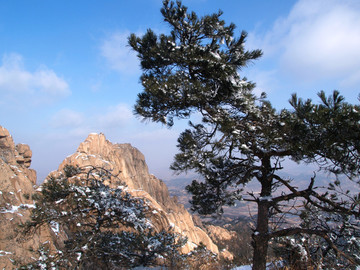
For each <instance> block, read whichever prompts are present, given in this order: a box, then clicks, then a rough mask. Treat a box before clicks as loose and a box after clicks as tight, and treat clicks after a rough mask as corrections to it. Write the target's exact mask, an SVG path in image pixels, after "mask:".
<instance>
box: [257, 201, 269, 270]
mask: <svg viewBox="0 0 360 270" xmlns="http://www.w3.org/2000/svg"><path fill="white" fill-rule="evenodd" d="M268 213H269V203H268V202H267V201H260V202H259V204H258V218H257V226H256V231H255V232H254V235H253V246H254V254H253V270H265V269H266V257H267V251H268V237H267V233H268V224H269V218H268Z"/></svg>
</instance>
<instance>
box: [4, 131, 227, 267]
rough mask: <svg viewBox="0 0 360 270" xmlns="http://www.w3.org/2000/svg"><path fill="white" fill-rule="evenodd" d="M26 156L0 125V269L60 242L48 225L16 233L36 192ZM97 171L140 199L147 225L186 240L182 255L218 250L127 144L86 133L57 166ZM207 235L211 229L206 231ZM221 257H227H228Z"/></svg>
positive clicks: (26, 151)
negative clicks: (105, 172) (31, 233)
mask: <svg viewBox="0 0 360 270" xmlns="http://www.w3.org/2000/svg"><path fill="white" fill-rule="evenodd" d="M31 156H32V152H31V150H30V147H29V146H28V145H26V144H18V145H15V144H14V141H13V139H12V137H11V135H10V134H9V132H8V131H7V130H6V129H5V128H3V127H1V126H0V226H1V230H2V232H1V233H0V269H12V268H13V262H14V261H17V262H20V263H26V262H29V261H30V260H31V258H32V257H33V258H37V257H39V254H37V253H36V250H37V249H38V247H39V246H40V245H42V244H44V243H47V245H48V246H49V247H50V248H51V249H54V248H55V246H57V245H58V244H59V243H60V242H61V241H63V240H64V239H59V237H60V238H62V237H63V236H61V235H59V233H56V232H54V231H53V230H52V229H51V227H50V226H44V227H42V228H41V230H40V231H38V232H37V233H36V234H35V235H34V236H32V237H31V238H24V236H23V235H21V234H19V233H18V231H19V227H18V224H21V223H24V222H25V221H26V220H28V219H29V217H30V213H31V209H32V208H33V207H34V202H33V201H32V199H31V195H32V194H34V193H36V189H37V188H38V187H36V186H35V183H36V172H35V171H34V170H32V169H30V165H31ZM67 164H69V165H75V166H80V167H88V166H91V167H101V168H105V169H107V170H109V171H111V172H112V174H113V175H114V176H116V177H114V179H111V180H110V181H109V182H108V185H110V186H112V187H117V186H119V185H126V187H127V188H126V189H127V191H128V192H129V193H131V194H132V195H133V196H136V197H141V198H144V199H145V201H146V203H147V204H148V205H149V207H150V208H151V212H152V216H151V221H152V224H153V225H154V227H155V228H156V229H157V230H158V231H160V230H162V229H167V228H169V227H172V228H173V229H174V231H175V232H177V233H179V234H182V235H184V236H186V237H187V238H188V242H187V245H186V246H185V247H184V248H183V252H186V253H187V252H189V251H191V250H192V249H194V248H195V247H196V246H197V245H199V244H200V242H202V243H203V244H205V245H206V247H207V248H208V249H209V250H211V251H212V252H214V253H219V250H218V247H217V246H216V245H215V244H214V242H213V241H212V240H211V238H210V237H209V235H208V233H207V232H206V229H205V226H203V225H202V224H201V221H200V220H199V219H198V218H195V217H193V216H192V215H191V214H190V213H189V212H188V211H187V210H186V209H185V208H184V206H183V205H182V204H180V203H178V201H177V199H176V198H175V197H171V196H170V194H169V191H168V189H167V186H166V185H165V183H164V182H162V181H161V180H159V179H157V178H156V177H155V176H154V175H151V174H149V171H148V167H147V165H146V162H145V158H144V156H143V154H142V153H141V152H140V151H139V150H137V149H136V148H134V147H132V146H131V145H130V144H113V143H111V142H110V141H108V140H107V139H106V138H105V136H104V135H103V134H90V135H89V136H88V137H87V139H86V140H85V141H84V142H82V143H81V144H80V146H79V147H78V149H77V151H76V152H75V153H74V154H72V155H70V156H68V157H67V158H66V159H65V160H64V161H63V162H62V163H61V165H60V166H59V168H58V170H57V171H54V172H52V173H51V174H57V173H59V172H60V171H61V170H62V169H63V168H64V166H66V165H67ZM212 231H213V230H212ZM222 254H223V255H224V256H226V257H228V258H231V254H229V253H228V252H226V251H224V252H222Z"/></svg>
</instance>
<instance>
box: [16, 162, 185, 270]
mask: <svg viewBox="0 0 360 270" xmlns="http://www.w3.org/2000/svg"><path fill="white" fill-rule="evenodd" d="M110 179H112V180H114V176H112V175H111V173H110V172H109V171H107V170H104V169H102V168H96V167H93V168H89V167H87V168H84V169H82V168H79V167H73V166H70V165H69V166H65V168H64V171H63V172H62V173H61V174H60V175H58V176H56V177H55V176H50V177H49V178H48V179H47V181H46V182H45V183H44V184H43V185H42V190H41V192H40V193H39V194H36V195H37V196H35V199H36V205H35V206H36V207H35V208H34V209H33V210H32V215H31V220H30V221H28V222H27V223H26V224H25V226H24V234H25V235H31V234H32V233H34V232H36V230H37V229H40V228H41V227H42V226H49V227H50V228H51V229H52V230H53V231H54V233H55V234H57V235H58V236H61V237H60V238H61V239H63V238H65V240H64V241H63V242H62V243H57V245H56V249H57V250H56V251H51V250H50V248H49V247H48V246H46V245H45V246H43V247H41V248H40V250H39V255H40V256H39V258H38V260H36V261H34V262H33V263H31V264H28V265H26V266H23V267H22V269H45V268H47V267H48V268H47V269H124V268H125V269H128V268H132V267H136V266H154V265H158V264H165V263H166V259H167V258H174V257H177V256H178V257H180V253H179V249H180V248H181V246H183V245H184V244H185V241H186V239H184V238H183V237H180V236H178V235H177V234H175V233H173V232H172V231H170V230H169V231H166V230H164V231H160V232H156V231H155V228H153V226H152V225H151V222H150V219H149V218H148V215H149V213H148V212H149V211H150V210H149V208H148V207H147V205H146V203H145V201H143V200H142V199H139V198H134V197H132V196H131V195H130V194H129V193H128V192H126V191H125V190H124V188H123V186H119V187H118V188H111V187H109V186H108V185H106V184H104V183H105V182H106V181H108V180H110ZM64 233H65V234H64ZM41 267H43V268H41ZM44 267H45V268H44Z"/></svg>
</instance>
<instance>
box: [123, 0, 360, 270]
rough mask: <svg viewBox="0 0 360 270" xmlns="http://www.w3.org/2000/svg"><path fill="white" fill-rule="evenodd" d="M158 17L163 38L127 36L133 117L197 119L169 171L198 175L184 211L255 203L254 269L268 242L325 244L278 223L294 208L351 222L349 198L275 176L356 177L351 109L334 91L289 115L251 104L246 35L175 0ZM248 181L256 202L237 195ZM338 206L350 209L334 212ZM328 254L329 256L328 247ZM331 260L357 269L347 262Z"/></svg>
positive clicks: (257, 101) (254, 100) (295, 102)
mask: <svg viewBox="0 0 360 270" xmlns="http://www.w3.org/2000/svg"><path fill="white" fill-rule="evenodd" d="M161 13H162V15H163V17H164V21H165V22H167V23H168V24H169V26H170V29H171V31H170V34H169V35H165V34H161V35H156V34H155V33H154V32H153V31H152V30H148V31H147V33H146V34H145V35H144V36H142V37H137V36H136V35H135V34H132V35H131V36H130V37H129V44H130V46H131V47H132V48H133V49H134V50H135V51H136V52H137V53H138V57H139V59H140V61H141V67H142V70H143V74H142V76H141V82H142V86H143V89H144V91H143V92H142V93H140V94H139V95H138V99H137V102H136V105H135V111H136V113H137V114H138V115H140V116H141V117H143V118H144V119H149V120H152V121H155V122H160V123H163V124H166V125H167V126H169V127H171V126H172V125H173V124H174V119H186V118H189V117H190V116H191V115H192V114H194V113H197V114H200V115H201V116H202V119H201V122H200V123H197V124H195V123H193V122H189V128H188V129H186V130H185V131H184V132H183V133H181V135H180V137H179V139H178V148H179V150H180V152H179V153H178V154H177V155H176V156H175V161H174V163H173V164H172V165H171V168H172V169H173V170H175V171H177V172H187V171H195V172H196V173H197V174H198V175H199V176H201V178H200V179H198V180H194V181H193V182H192V183H191V185H189V186H188V187H187V188H186V189H187V190H188V191H189V192H190V193H192V195H193V197H192V201H191V203H192V210H194V211H197V212H198V213H200V214H203V215H209V214H221V213H222V207H223V206H224V205H229V206H231V205H234V203H235V202H236V200H242V199H243V200H246V201H249V202H253V203H256V204H257V206H258V214H257V221H256V228H255V230H254V233H253V237H252V238H253V248H254V255H253V269H256V270H258V269H265V268H266V255H267V252H268V248H269V242H270V240H271V239H273V238H279V237H285V236H288V237H289V236H293V235H298V234H307V235H316V236H318V237H321V238H322V239H330V240H329V241H330V242H332V239H331V237H329V233H330V232H329V231H326V230H323V229H319V228H313V227H311V228H305V227H301V226H292V225H291V224H287V223H286V221H287V218H289V217H293V216H299V215H300V211H299V207H301V206H303V207H305V206H306V205H308V204H311V205H314V206H316V207H320V209H322V210H324V211H327V212H328V213H330V212H331V211H334V212H336V213H344V214H346V215H348V216H352V217H356V218H357V219H356V220H357V221H358V217H359V204H358V203H359V201H358V200H356V198H355V197H356V195H352V197H351V198H344V197H341V198H340V197H339V198H338V199H337V200H333V198H332V196H333V195H331V192H329V190H324V189H319V188H318V187H316V186H315V179H316V177H315V176H314V177H312V178H310V179H308V180H309V184H308V187H307V188H304V189H299V188H298V187H297V185H296V182H294V181H292V180H291V179H289V178H285V177H283V176H282V174H281V173H280V172H281V170H282V169H283V167H282V161H283V160H284V159H286V158H288V159H292V160H294V161H297V162H307V163H314V164H317V165H318V166H319V169H322V170H325V171H328V172H330V173H333V174H334V175H335V176H337V177H338V176H339V175H341V174H342V175H344V176H345V178H346V180H351V179H354V177H357V176H358V174H359V155H358V154H359V140H358V138H359V131H360V125H359V123H360V122H359V120H360V119H358V118H359V117H360V114H359V113H358V112H359V106H354V105H351V104H348V103H346V102H344V100H343V98H342V97H341V96H340V95H339V93H338V92H336V91H335V92H334V94H333V96H332V97H329V98H327V97H326V96H325V94H324V93H323V92H321V93H320V94H319V95H320V98H321V101H322V102H321V104H319V105H314V104H313V103H312V101H311V100H307V101H305V102H304V101H302V100H301V99H298V98H297V97H296V96H295V95H294V96H293V98H292V99H291V101H290V103H291V105H292V106H293V109H292V110H282V111H276V110H275V109H274V108H273V107H272V106H271V104H270V102H269V101H267V100H266V95H265V94H262V95H261V96H260V97H257V96H255V95H254V94H253V92H252V90H253V88H254V84H253V83H252V82H249V81H247V79H246V78H242V77H241V76H240V75H239V71H241V69H242V68H244V67H246V66H247V65H249V64H250V63H251V62H252V61H253V60H255V59H257V58H258V57H260V56H261V54H262V52H261V51H260V50H253V51H247V50H245V39H246V32H241V34H240V36H239V37H236V36H235V34H234V30H235V25H233V24H230V25H226V24H225V22H224V21H223V20H221V18H220V17H221V15H222V12H218V13H215V14H212V15H207V16H204V17H201V18H199V17H198V16H197V15H196V14H195V13H194V12H191V13H189V12H188V11H187V8H186V7H185V6H183V5H182V4H181V2H179V1H178V2H176V3H174V2H170V1H167V0H165V1H164V3H163V8H162V9H161ZM250 181H257V182H259V184H260V186H261V190H260V192H259V194H256V193H245V192H244V189H243V188H244V186H245V185H246V184H247V183H249V182H250ZM354 184H356V183H355V182H354ZM277 190H281V191H282V192H280V193H279V192H278V193H276V191H277ZM332 194H334V193H332ZM354 196H355V197H354ZM346 199H348V200H350V201H352V202H353V203H350V204H343V201H342V200H346ZM299 202H300V205H299ZM295 204H296V205H295ZM291 205H295V206H296V207H291ZM326 209H327V210H326ZM274 224H275V225H276V226H273V225H274ZM330 242H329V243H330ZM332 243H333V242H332ZM330 246H331V248H333V249H335V248H336V246H335V243H334V245H330ZM338 251H340V250H338ZM339 254H340V253H339ZM341 254H342V255H345V256H346V257H347V260H349V261H350V262H351V263H353V264H354V263H359V259H358V258H357V257H356V256H354V254H345V253H341ZM348 255H349V256H348Z"/></svg>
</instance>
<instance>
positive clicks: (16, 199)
mask: <svg viewBox="0 0 360 270" xmlns="http://www.w3.org/2000/svg"><path fill="white" fill-rule="evenodd" d="M31 155H32V153H31V150H30V147H29V146H28V145H26V144H18V145H16V146H15V144H14V141H13V139H12V137H11V136H10V134H9V132H8V131H7V130H6V129H5V128H3V127H1V126H0V228H1V232H0V269H13V264H12V261H13V260H21V259H22V258H29V259H30V258H31V256H32V255H33V254H32V253H31V252H30V251H29V249H30V247H31V248H33V249H37V247H38V246H39V244H40V243H43V242H45V241H49V240H51V238H52V236H51V233H50V231H48V230H46V229H43V230H42V231H41V232H39V234H37V235H35V236H34V237H33V238H31V239H24V237H22V236H20V235H18V233H17V232H16V231H17V229H19V227H18V224H19V223H23V222H24V221H26V220H27V219H28V218H29V216H30V209H31V208H32V207H34V205H33V202H32V200H31V194H32V193H34V188H33V185H34V184H35V183H36V172H35V171H34V170H32V169H29V166H30V162H31ZM24 261H26V260H24Z"/></svg>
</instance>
